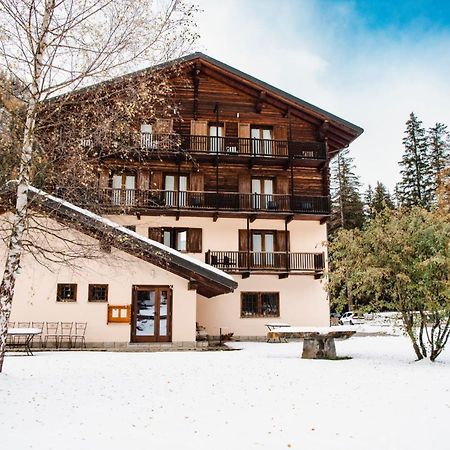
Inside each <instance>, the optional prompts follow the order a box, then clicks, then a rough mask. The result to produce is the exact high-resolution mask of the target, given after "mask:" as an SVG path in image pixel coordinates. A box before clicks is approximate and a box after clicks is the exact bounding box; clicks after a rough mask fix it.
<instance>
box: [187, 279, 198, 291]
mask: <svg viewBox="0 0 450 450" xmlns="http://www.w3.org/2000/svg"><path fill="white" fill-rule="evenodd" d="M197 288H198V282H197V281H195V280H189V283H188V291H196V290H197Z"/></svg>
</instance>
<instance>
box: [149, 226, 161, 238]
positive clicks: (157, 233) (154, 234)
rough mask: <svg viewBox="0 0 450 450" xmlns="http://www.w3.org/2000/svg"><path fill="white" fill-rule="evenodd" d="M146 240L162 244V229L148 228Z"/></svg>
mask: <svg viewBox="0 0 450 450" xmlns="http://www.w3.org/2000/svg"><path fill="white" fill-rule="evenodd" d="M148 238H149V239H152V240H153V241H156V242H162V241H163V239H162V228H159V227H148Z"/></svg>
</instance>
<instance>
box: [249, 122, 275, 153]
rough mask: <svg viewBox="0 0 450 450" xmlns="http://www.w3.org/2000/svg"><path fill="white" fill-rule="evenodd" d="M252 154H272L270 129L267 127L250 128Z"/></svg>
mask: <svg viewBox="0 0 450 450" xmlns="http://www.w3.org/2000/svg"><path fill="white" fill-rule="evenodd" d="M251 138H252V152H253V154H255V155H271V154H272V144H273V142H272V129H271V128H268V127H252V129H251Z"/></svg>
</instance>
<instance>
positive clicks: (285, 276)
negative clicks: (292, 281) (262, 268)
mask: <svg viewBox="0 0 450 450" xmlns="http://www.w3.org/2000/svg"><path fill="white" fill-rule="evenodd" d="M287 277H289V273H288V272H283V273H280V274H279V275H278V278H279V279H280V280H283V279H284V278H287Z"/></svg>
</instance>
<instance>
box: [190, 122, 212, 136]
mask: <svg viewBox="0 0 450 450" xmlns="http://www.w3.org/2000/svg"><path fill="white" fill-rule="evenodd" d="M191 135H194V136H208V121H206V120H191Z"/></svg>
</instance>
